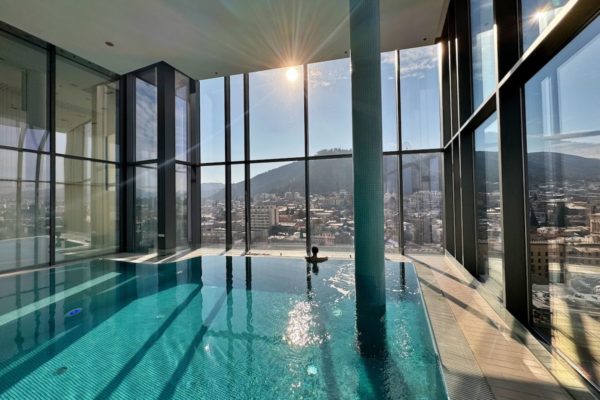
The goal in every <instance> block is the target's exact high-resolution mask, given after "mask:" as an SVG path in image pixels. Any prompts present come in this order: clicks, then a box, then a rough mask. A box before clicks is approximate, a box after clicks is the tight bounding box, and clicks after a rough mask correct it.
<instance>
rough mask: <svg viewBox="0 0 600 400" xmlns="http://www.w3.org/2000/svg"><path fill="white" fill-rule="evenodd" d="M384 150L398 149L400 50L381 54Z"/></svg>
mask: <svg viewBox="0 0 600 400" xmlns="http://www.w3.org/2000/svg"><path fill="white" fill-rule="evenodd" d="M381 118H382V120H381V130H382V134H383V151H397V150H398V52H396V51H388V52H387V53H382V54H381Z"/></svg>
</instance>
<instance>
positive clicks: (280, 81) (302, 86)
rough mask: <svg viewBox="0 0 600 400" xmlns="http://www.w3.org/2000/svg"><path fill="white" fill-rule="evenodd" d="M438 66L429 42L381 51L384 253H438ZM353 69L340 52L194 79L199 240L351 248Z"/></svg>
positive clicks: (258, 247)
mask: <svg viewBox="0 0 600 400" xmlns="http://www.w3.org/2000/svg"><path fill="white" fill-rule="evenodd" d="M399 59H400V62H399V61H398V60H399ZM439 63H440V59H439V46H437V45H434V46H425V47H419V48H416V49H408V50H403V51H401V52H398V51H392V52H387V53H383V54H382V55H381V72H382V75H381V76H382V80H381V93H382V135H383V139H384V140H383V142H384V143H383V151H384V173H385V176H384V192H385V193H384V199H383V200H384V205H383V206H384V217H385V218H384V220H385V224H384V232H385V242H386V245H385V246H386V252H402V251H403V249H404V245H403V243H405V242H407V239H406V238H405V237H404V236H407V235H408V236H407V237H408V242H409V246H408V248H409V251H411V252H413V251H416V252H420V253H423V252H435V253H439V252H440V250H441V243H442V237H443V224H442V206H441V204H442V199H441V187H440V176H441V168H442V166H441V163H440V162H439V160H440V154H441V127H440V123H441V117H440V80H439V74H440V70H439ZM350 74H351V67H350V63H349V60H348V59H346V58H344V59H338V60H331V61H326V62H318V63H314V64H308V65H305V66H295V67H289V68H280V69H274V70H267V71H260V72H253V73H250V74H247V75H245V76H244V75H235V76H231V77H227V78H213V79H208V80H204V81H200V121H201V123H200V127H201V129H200V131H201V137H202V140H201V143H200V147H201V149H202V150H201V154H202V157H201V166H202V167H201V168H202V185H201V193H202V207H201V219H202V243H201V246H202V247H215V246H216V247H218V248H220V249H222V250H228V249H237V250H243V249H249V250H250V251H251V253H252V252H259V253H261V254H279V253H280V252H283V251H289V250H294V251H298V252H304V250H305V248H306V246H307V245H316V246H318V247H320V248H321V249H322V250H324V251H326V252H327V253H328V254H332V253H337V254H338V255H342V254H343V256H345V257H347V256H348V255H352V253H353V252H354V200H353V198H354V187H353V165H352V99H351V97H352V96H351V80H350ZM227 90H229V92H228V94H229V96H225V94H227V92H226V91H227ZM401 105H402V106H401ZM400 113H401V114H402V118H399V115H400ZM228 135H229V136H228ZM401 138H402V141H401ZM400 143H402V146H401V145H400ZM403 157H407V160H408V161H407V163H406V164H405V163H404V162H401V159H402V158H403ZM415 160H418V162H416V163H415V162H414V161H415ZM403 165H410V167H409V168H410V172H409V175H410V176H409V177H408V181H409V182H414V183H409V184H407V185H410V187H409V186H407V185H405V186H404V187H405V189H406V190H405V191H404V192H403V190H402V188H403V186H402V183H401V182H402V180H403V177H402V166H403ZM413 178H414V179H413ZM403 195H404V196H405V197H410V201H404V202H403ZM405 200H406V199H405ZM403 216H404V219H403ZM229 219H230V220H229ZM423 221H424V222H423ZM228 229H230V230H231V231H230V232H229V231H228ZM246 230H247V232H246ZM403 233H404V235H403ZM417 244H418V245H417Z"/></svg>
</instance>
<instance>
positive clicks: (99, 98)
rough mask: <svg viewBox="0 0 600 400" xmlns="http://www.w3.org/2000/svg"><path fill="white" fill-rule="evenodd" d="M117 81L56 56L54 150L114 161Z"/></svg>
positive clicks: (60, 152)
mask: <svg viewBox="0 0 600 400" xmlns="http://www.w3.org/2000/svg"><path fill="white" fill-rule="evenodd" d="M118 100H119V82H118V81H111V80H110V79H109V78H108V77H106V76H104V75H100V74H98V73H96V72H94V71H92V70H90V69H87V68H85V67H83V66H81V65H79V64H77V63H74V62H72V61H69V60H67V59H65V58H62V57H60V56H57V57H56V152H57V153H59V154H69V155H73V156H79V157H87V158H95V159H100V160H110V161H116V160H117V159H118V152H119V150H118V144H117V129H118V120H117V114H118V113H117V107H118Z"/></svg>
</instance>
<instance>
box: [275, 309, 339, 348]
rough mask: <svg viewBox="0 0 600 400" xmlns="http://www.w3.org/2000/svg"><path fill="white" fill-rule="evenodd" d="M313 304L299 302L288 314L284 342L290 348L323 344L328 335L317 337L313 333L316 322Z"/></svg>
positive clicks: (317, 335)
mask: <svg viewBox="0 0 600 400" xmlns="http://www.w3.org/2000/svg"><path fill="white" fill-rule="evenodd" d="M314 307H315V306H314V304H311V303H310V302H308V301H299V302H297V303H296V304H295V305H294V307H293V308H292V309H291V310H290V312H289V313H288V317H289V318H288V323H287V327H286V329H285V335H284V340H285V342H286V343H287V344H288V345H290V346H292V347H306V346H310V345H315V344H316V345H319V344H321V343H323V342H324V341H325V340H326V339H327V336H328V335H319V334H317V333H316V332H315V328H316V325H317V323H316V321H315V315H314V312H315V310H314Z"/></svg>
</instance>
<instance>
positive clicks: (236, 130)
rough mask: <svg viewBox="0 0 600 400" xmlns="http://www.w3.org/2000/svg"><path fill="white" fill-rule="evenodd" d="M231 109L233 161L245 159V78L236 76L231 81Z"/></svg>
mask: <svg viewBox="0 0 600 400" xmlns="http://www.w3.org/2000/svg"><path fill="white" fill-rule="evenodd" d="M229 93H230V107H231V160H232V161H242V160H243V159H244V143H245V141H244V126H245V124H244V76H243V75H234V76H232V77H231V78H230V81H229Z"/></svg>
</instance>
